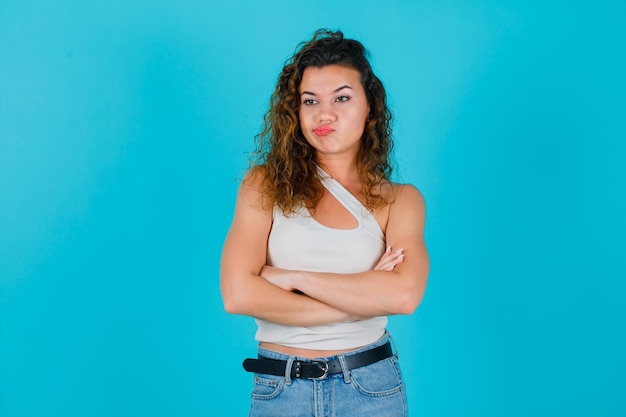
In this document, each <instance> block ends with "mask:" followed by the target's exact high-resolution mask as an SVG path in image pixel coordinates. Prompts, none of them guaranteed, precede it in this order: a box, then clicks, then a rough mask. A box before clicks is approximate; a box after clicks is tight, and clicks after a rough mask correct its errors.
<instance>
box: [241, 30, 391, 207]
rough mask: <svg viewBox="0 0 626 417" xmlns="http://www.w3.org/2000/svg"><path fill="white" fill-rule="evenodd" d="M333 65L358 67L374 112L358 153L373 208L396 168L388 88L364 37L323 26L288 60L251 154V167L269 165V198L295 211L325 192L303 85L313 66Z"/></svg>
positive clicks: (266, 194) (382, 199)
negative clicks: (304, 125) (306, 122)
mask: <svg viewBox="0 0 626 417" xmlns="http://www.w3.org/2000/svg"><path fill="white" fill-rule="evenodd" d="M328 65H341V66H344V67H348V68H351V69H355V70H357V71H358V72H359V74H360V76H361V83H362V85H363V88H364V90H365V94H366V96H367V101H368V103H369V106H370V112H369V115H368V117H367V121H366V126H365V129H364V131H363V136H362V138H361V142H360V147H359V151H358V154H357V162H356V163H357V172H358V175H359V178H360V181H361V184H362V186H363V191H364V194H365V196H366V202H365V203H366V206H367V207H368V208H369V209H370V210H373V209H374V208H376V207H380V206H382V205H384V204H386V203H388V201H387V200H386V198H385V197H384V196H383V195H382V194H381V192H380V187H379V186H380V185H383V184H385V183H390V176H391V172H392V167H391V163H390V153H391V151H392V148H393V142H392V137H391V119H392V115H391V112H390V111H389V109H388V107H387V98H386V93H385V89H384V87H383V84H382V82H381V81H380V80H379V79H378V77H376V75H375V74H374V72H373V70H372V67H371V65H370V63H369V61H368V52H367V51H366V49H365V48H364V46H363V45H362V44H361V43H360V42H359V41H356V40H353V39H346V38H344V36H343V33H342V32H341V31H330V30H327V29H319V30H317V31H316V32H315V34H314V35H313V38H312V39H311V40H310V41H308V42H302V43H300V44H299V45H298V46H297V47H296V51H295V53H294V55H293V56H292V57H291V58H289V59H288V60H287V61H286V62H285V65H284V67H283V69H282V72H281V73H280V75H279V77H278V82H277V84H276V88H275V90H274V92H273V94H272V96H271V99H270V104H269V110H268V111H267V113H266V114H265V116H264V118H263V127H262V130H261V132H260V133H259V134H258V135H256V137H255V140H256V148H255V150H254V151H253V152H252V153H251V156H250V168H251V171H254V170H255V169H259V168H263V170H264V184H263V185H264V197H265V199H266V203H267V204H268V205H269V206H270V207H272V206H274V205H276V206H278V207H279V208H281V209H282V210H283V211H284V212H285V213H293V212H294V210H295V209H296V208H297V207H300V206H305V207H307V208H309V209H312V210H313V209H314V208H315V206H316V205H317V203H318V202H319V201H320V199H321V197H322V195H323V192H324V188H323V186H322V184H321V182H320V180H319V178H318V176H317V168H316V160H315V156H316V155H315V149H314V148H313V147H312V146H311V145H310V144H309V143H308V142H307V140H306V139H305V137H304V134H303V133H302V130H301V128H300V120H299V116H298V114H299V109H300V95H299V91H298V89H299V87H300V83H301V81H302V76H303V73H304V70H305V69H306V68H307V67H318V68H320V67H324V66H328Z"/></svg>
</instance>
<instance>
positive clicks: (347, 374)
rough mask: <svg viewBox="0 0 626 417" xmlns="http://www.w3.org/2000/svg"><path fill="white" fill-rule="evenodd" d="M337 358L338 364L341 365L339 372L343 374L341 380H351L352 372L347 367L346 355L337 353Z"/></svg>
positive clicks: (347, 382) (347, 381)
mask: <svg viewBox="0 0 626 417" xmlns="http://www.w3.org/2000/svg"><path fill="white" fill-rule="evenodd" d="M337 359H339V365H341V373H342V374H343V380H344V381H346V384H349V383H350V382H352V374H351V373H350V368H348V364H347V363H346V356H345V355H339V356H337Z"/></svg>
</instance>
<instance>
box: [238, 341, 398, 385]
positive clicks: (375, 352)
mask: <svg viewBox="0 0 626 417" xmlns="http://www.w3.org/2000/svg"><path fill="white" fill-rule="evenodd" d="M391 356H393V351H392V349H391V343H390V342H387V343H386V344H384V345H382V346H379V347H376V348H373V349H370V350H366V351H365V352H360V353H355V354H353V355H346V356H345V360H346V365H347V367H348V369H347V370H348V371H349V370H352V369H356V368H360V367H362V366H367V365H371V364H373V363H375V362H378V361H382V360H383V359H387V358H389V357H391ZM286 367H287V361H281V360H278V359H270V358H266V357H263V356H261V355H259V359H246V360H245V361H243V369H245V370H246V371H248V372H255V373H257V374H267V375H276V376H285V375H286ZM342 372H343V369H342V367H341V363H340V362H339V359H332V360H330V361H326V360H323V359H310V360H306V361H298V360H294V361H293V362H292V364H291V372H290V374H291V378H309V379H324V378H326V377H327V376H328V375H333V374H340V373H342Z"/></svg>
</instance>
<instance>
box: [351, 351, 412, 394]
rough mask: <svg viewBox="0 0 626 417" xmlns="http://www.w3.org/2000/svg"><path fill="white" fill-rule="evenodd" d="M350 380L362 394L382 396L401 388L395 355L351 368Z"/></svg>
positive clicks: (400, 376) (400, 375) (400, 378)
mask: <svg viewBox="0 0 626 417" xmlns="http://www.w3.org/2000/svg"><path fill="white" fill-rule="evenodd" d="M350 373H351V377H352V382H353V383H354V385H355V387H356V388H357V389H358V390H359V392H361V394H363V395H367V396H370V397H384V396H388V395H393V394H396V393H397V392H399V391H401V390H402V387H403V385H404V384H403V382H402V374H401V373H400V367H399V366H398V360H397V358H396V357H391V358H387V359H384V360H382V361H379V362H376V363H374V364H372V365H368V366H364V367H361V368H357V369H353V370H352V371H351V372H350Z"/></svg>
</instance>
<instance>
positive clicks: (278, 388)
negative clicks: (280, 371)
mask: <svg viewBox="0 0 626 417" xmlns="http://www.w3.org/2000/svg"><path fill="white" fill-rule="evenodd" d="M284 386H285V377H281V376H274V375H264V374H255V375H254V387H253V388H252V398H253V399H255V400H271V399H273V398H276V397H277V396H278V395H279V394H280V393H281V392H282V390H283V387H284Z"/></svg>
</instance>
